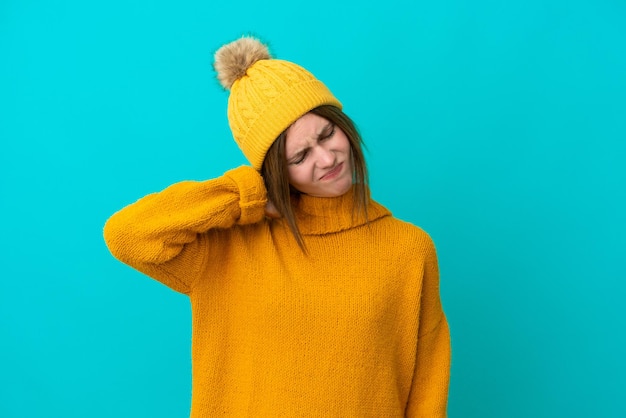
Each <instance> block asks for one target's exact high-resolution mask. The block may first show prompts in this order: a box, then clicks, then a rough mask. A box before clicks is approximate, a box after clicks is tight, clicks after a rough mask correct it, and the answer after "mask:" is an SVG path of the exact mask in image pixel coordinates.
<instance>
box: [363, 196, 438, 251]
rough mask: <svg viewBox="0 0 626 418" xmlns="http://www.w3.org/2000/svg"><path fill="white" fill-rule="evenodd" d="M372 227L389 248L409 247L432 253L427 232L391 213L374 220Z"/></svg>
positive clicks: (431, 240) (432, 244) (430, 239)
mask: <svg viewBox="0 0 626 418" xmlns="http://www.w3.org/2000/svg"><path fill="white" fill-rule="evenodd" d="M377 205H378V204H377ZM372 226H373V227H374V230H375V231H376V233H377V234H379V235H381V239H385V240H386V242H387V243H388V244H389V245H390V246H397V247H410V248H412V249H413V250H415V249H420V250H422V251H424V252H431V251H434V242H433V239H432V238H431V236H430V234H429V233H428V232H426V231H425V230H424V229H423V228H422V227H420V226H418V225H415V224H413V223H411V222H407V221H404V220H402V219H399V218H396V217H395V216H393V214H392V213H391V212H388V215H387V216H384V217H381V218H379V219H376V220H375V221H374V222H372Z"/></svg>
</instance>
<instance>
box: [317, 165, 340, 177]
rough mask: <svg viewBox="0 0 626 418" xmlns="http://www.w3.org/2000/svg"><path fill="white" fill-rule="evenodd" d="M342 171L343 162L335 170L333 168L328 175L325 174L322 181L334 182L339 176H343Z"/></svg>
mask: <svg viewBox="0 0 626 418" xmlns="http://www.w3.org/2000/svg"><path fill="white" fill-rule="evenodd" d="M342 170H343V162H340V163H339V164H337V165H336V166H335V167H334V168H332V169H331V170H330V171H328V172H327V173H326V174H324V175H323V176H322V177H320V180H322V181H328V180H333V179H334V178H336V177H337V176H338V175H339V174H341V171H342Z"/></svg>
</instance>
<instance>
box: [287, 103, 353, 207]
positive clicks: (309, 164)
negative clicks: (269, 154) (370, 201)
mask: <svg viewBox="0 0 626 418" xmlns="http://www.w3.org/2000/svg"><path fill="white" fill-rule="evenodd" d="M285 155H286V158H287V169H288V172H289V183H290V184H291V185H292V186H293V187H295V188H296V189H297V190H298V191H300V192H301V193H305V194H308V195H311V196H318V197H335V196H341V195H342V194H344V193H346V192H347V191H348V190H350V187H352V158H351V151H350V142H349V141H348V138H347V137H346V134H344V133H343V131H342V130H341V129H339V127H337V126H335V125H334V124H333V123H332V122H330V121H328V120H327V119H324V118H323V117H321V116H317V115H315V114H313V113H307V114H306V115H304V116H302V117H301V118H300V119H298V120H297V121H296V122H295V123H294V124H293V125H291V126H290V127H289V128H288V129H287V132H286V142H285Z"/></svg>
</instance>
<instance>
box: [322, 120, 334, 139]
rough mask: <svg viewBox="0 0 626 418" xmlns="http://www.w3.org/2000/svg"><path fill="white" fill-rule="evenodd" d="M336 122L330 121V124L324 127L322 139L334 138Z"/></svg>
mask: <svg viewBox="0 0 626 418" xmlns="http://www.w3.org/2000/svg"><path fill="white" fill-rule="evenodd" d="M335 131H336V128H335V124H334V123H329V124H328V126H327V127H326V128H325V129H324V132H322V134H321V135H320V137H319V140H320V141H324V140H326V139H329V138H332V136H333V135H335Z"/></svg>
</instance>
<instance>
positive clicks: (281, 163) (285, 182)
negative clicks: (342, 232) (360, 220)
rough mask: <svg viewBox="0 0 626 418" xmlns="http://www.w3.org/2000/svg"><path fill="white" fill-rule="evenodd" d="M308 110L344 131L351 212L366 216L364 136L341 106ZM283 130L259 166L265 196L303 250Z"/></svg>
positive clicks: (366, 181) (367, 194)
mask: <svg viewBox="0 0 626 418" xmlns="http://www.w3.org/2000/svg"><path fill="white" fill-rule="evenodd" d="M310 112H311V113H313V114H315V115H317V116H320V117H322V118H324V119H326V120H328V121H330V122H332V123H333V124H335V125H336V126H337V127H339V128H340V129H341V130H342V131H343V132H344V133H345V134H346V137H347V138H348V142H349V143H350V150H351V158H352V170H353V172H352V183H353V186H352V187H353V189H354V192H353V199H354V205H353V216H355V215H358V214H359V213H362V214H363V215H364V216H365V219H367V204H368V202H369V188H368V174H367V165H366V164H365V157H364V155H363V147H364V144H363V140H362V139H361V135H360V134H359V132H358V130H357V128H356V125H355V124H354V122H352V120H351V119H350V118H349V117H348V116H347V115H346V114H345V113H343V112H342V111H341V109H339V108H338V107H335V106H330V105H323V106H319V107H316V108H315V109H313V110H311V111H310ZM286 132H287V130H285V131H283V132H282V133H281V134H280V135H279V136H278V138H276V140H275V141H274V142H273V143H272V146H271V147H270V149H269V150H268V151H267V154H266V155H265V160H264V161H263V166H262V167H261V175H262V176H263V180H264V181H265V188H266V189H267V197H268V199H269V200H270V201H271V202H272V203H273V204H274V206H275V207H276V210H277V211H278V212H279V213H280V215H281V216H282V217H283V218H285V220H286V221H287V225H288V226H289V229H290V230H291V232H292V233H293V236H294V238H295V239H296V242H297V243H298V245H299V246H300V248H301V249H302V250H303V251H305V252H306V247H305V245H304V240H303V239H302V234H301V233H300V230H299V229H298V225H297V223H296V216H295V213H294V210H293V203H294V202H293V200H296V201H297V199H298V196H299V195H300V192H298V191H297V190H295V189H294V188H293V187H290V185H289V173H288V170H287V157H286V155H285V142H286V140H287V133H286Z"/></svg>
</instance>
